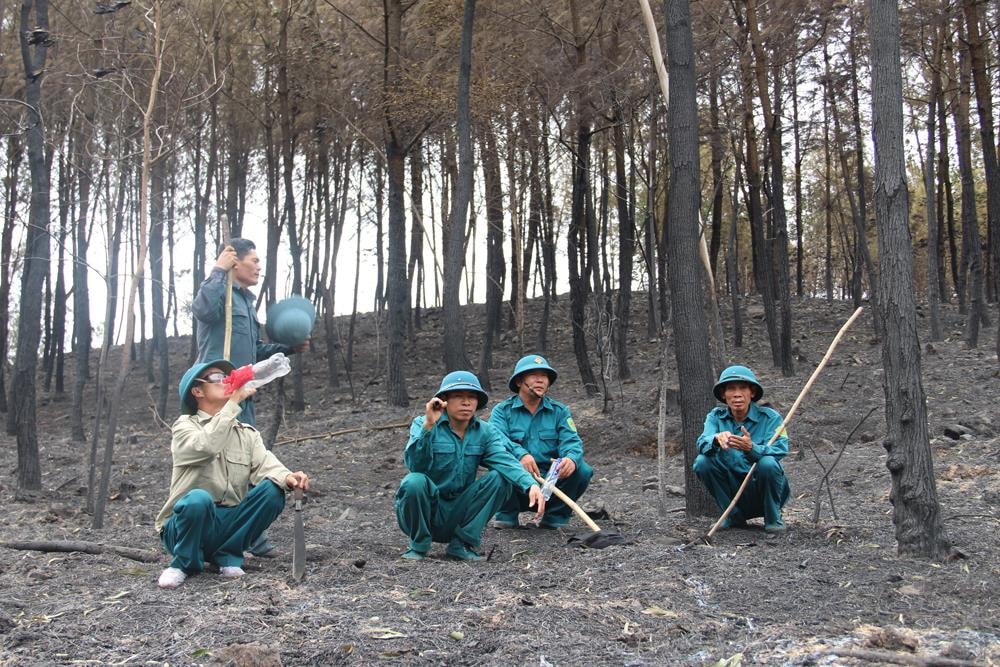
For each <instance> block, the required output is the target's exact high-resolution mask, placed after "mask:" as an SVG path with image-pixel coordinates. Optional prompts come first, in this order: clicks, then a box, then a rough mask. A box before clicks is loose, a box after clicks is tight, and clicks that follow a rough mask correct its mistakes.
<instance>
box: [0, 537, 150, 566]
mask: <svg viewBox="0 0 1000 667" xmlns="http://www.w3.org/2000/svg"><path fill="white" fill-rule="evenodd" d="M0 547H7V548H8V549H17V550H19V551H46V552H52V551H57V552H62V553H72V552H74V551H75V552H80V553H85V554H95V555H96V554H103V553H113V554H117V555H118V556H123V557H125V558H129V559H131V560H137V561H140V562H142V563H155V562H156V561H158V560H160V558H161V556H162V554H160V553H157V552H155V551H146V550H144V549H135V548H133V547H122V546H118V545H116V544H101V543H99V542H84V541H79V540H77V541H53V542H46V541H26V542H0Z"/></svg>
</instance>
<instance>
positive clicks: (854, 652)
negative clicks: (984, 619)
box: [825, 648, 982, 667]
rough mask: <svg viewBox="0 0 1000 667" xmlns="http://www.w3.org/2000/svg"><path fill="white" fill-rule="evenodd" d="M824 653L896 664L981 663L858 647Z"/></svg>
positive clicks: (965, 666)
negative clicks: (867, 649) (860, 648)
mask: <svg viewBox="0 0 1000 667" xmlns="http://www.w3.org/2000/svg"><path fill="white" fill-rule="evenodd" d="M825 653H827V654H829V655H836V656H840V657H841V658H855V659H857V660H864V661H865V662H891V663H895V664H897V665H920V666H921V667H976V665H980V664H982V663H980V662H976V661H974V660H961V659H959V658H945V657H942V656H937V655H928V656H922V655H911V654H908V653H894V652H892V651H863V650H858V649H842V648H832V649H830V650H828V651H825Z"/></svg>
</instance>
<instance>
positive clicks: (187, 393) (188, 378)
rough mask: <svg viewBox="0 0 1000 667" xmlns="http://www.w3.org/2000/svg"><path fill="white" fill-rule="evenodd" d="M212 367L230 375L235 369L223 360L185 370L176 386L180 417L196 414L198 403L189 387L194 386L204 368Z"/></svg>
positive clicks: (207, 362) (204, 363)
mask: <svg viewBox="0 0 1000 667" xmlns="http://www.w3.org/2000/svg"><path fill="white" fill-rule="evenodd" d="M213 366H214V367H215V368H218V369H219V370H220V371H222V372H223V373H232V372H233V371H234V370H235V368H236V367H235V366H233V365H232V364H231V363H229V362H228V361H226V360H225V359H216V360H215V361H206V362H203V363H200V364H195V365H194V366H192V367H191V368H189V369H187V372H186V373H184V375H183V376H182V377H181V382H180V384H179V385H177V393H178V396H179V397H180V399H181V414H182V415H193V414H194V413H196V412H198V402H197V401H195V400H194V396H192V395H191V387H193V386H194V381H195V380H196V379H198V376H199V375H201V374H202V373H204V372H205V369H206V368H212V367H213Z"/></svg>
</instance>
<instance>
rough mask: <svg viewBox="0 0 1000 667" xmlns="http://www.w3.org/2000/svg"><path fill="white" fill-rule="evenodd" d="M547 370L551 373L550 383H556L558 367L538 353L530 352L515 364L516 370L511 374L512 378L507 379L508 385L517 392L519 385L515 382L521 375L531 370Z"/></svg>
mask: <svg viewBox="0 0 1000 667" xmlns="http://www.w3.org/2000/svg"><path fill="white" fill-rule="evenodd" d="M539 370H541V371H545V372H546V373H548V375H549V385H550V386H551V385H554V384H555V383H556V378H557V377H559V374H558V373H556V369H554V368H552V366H549V362H547V361H546V360H545V357H541V356H539V355H537V354H529V355H528V356H526V357H521V360H520V361H518V362H517V365H515V366H514V372H513V373H512V374H511V376H510V380H508V381H507V386H508V387H510V390H511V391H512V392H514V393H515V394H516V393H517V385H516V384H514V382H515V381H516V380H517V378H518V377H520V376H521V375H523V374H525V373H528V372H531V371H539Z"/></svg>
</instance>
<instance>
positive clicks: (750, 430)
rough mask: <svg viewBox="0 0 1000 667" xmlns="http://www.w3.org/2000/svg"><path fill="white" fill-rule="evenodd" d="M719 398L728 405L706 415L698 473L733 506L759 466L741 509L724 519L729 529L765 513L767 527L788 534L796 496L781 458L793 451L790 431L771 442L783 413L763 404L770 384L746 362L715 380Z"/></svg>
mask: <svg viewBox="0 0 1000 667" xmlns="http://www.w3.org/2000/svg"><path fill="white" fill-rule="evenodd" d="M714 393H715V397H716V398H717V399H719V401H721V402H723V403H725V405H724V406H719V407H716V408H713V409H712V410H711V411H710V412H709V413H708V415H707V416H706V417H705V428H704V430H703V431H702V434H701V436H700V437H699V438H698V452H699V454H698V457H697V458H696V459H695V460H694V471H695V473H696V474H697V475H698V478H699V479H701V481H702V483H703V484H704V485H705V487H706V488H707V489H708V492H709V493H710V494H711V495H712V497H713V498H714V499H715V502H716V503H718V505H719V508H720V509H722V510H725V509H726V508H727V507H729V503H730V502H731V501H732V499H733V496H734V495H736V491H737V489H739V488H740V484H741V483H742V482H743V479H744V478H745V477H746V474H747V471H749V470H750V466H751V465H753V464H754V463H755V462H756V463H757V468H756V470H755V471H754V474H753V477H752V478H751V479H750V482H749V484H747V487H746V489H745V490H744V492H743V495H742V496H740V499H739V501H738V502H737V503H736V507H734V508H733V511H732V513H731V514H730V515H729V516H728V517H727V518H726V520H725V522H723V524H722V527H723V528H731V527H734V528H742V527H745V526H746V522H747V519H753V518H755V517H759V516H762V517H764V530H766V531H767V532H769V533H783V532H785V531H786V530H788V528H787V526H785V523H784V521H782V520H781V508H782V507H784V505H785V503H786V502H787V501H788V497H789V495H790V494H791V490H790V489H789V486H788V479H787V478H786V477H785V471H784V469H783V468H782V467H781V463H780V461H781V459H782V458H784V457H785V455H786V454H788V434H787V433H786V432H785V431H784V429H782V432H781V435H780V436H779V437H778V438H777V439H775V441H774V442H773V443H771V444H768V443H769V442H770V441H771V438H772V437H773V436H774V433H775V431H776V430H777V429H779V428H781V415H779V414H778V413H777V412H776V411H775V410H772V409H771V408H768V407H762V406H759V405H757V401H759V400H760V399H761V397H762V396H763V395H764V387H762V386H761V384H760V382H758V381H757V376H756V375H754V374H753V371H752V370H750V369H749V368H747V367H746V366H730V367H729V368H727V369H725V370H724V371H722V374H721V375H719V381H718V382H716V383H715V389H714Z"/></svg>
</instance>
